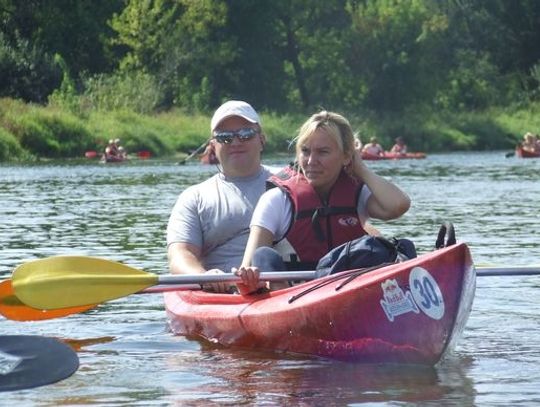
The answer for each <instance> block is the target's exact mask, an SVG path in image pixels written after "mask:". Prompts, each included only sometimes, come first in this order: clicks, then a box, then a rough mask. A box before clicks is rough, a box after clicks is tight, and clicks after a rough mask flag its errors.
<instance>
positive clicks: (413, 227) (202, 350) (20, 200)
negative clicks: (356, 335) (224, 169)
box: [0, 152, 540, 406]
mask: <svg viewBox="0 0 540 407" xmlns="http://www.w3.org/2000/svg"><path fill="white" fill-rule="evenodd" d="M285 162H286V160H269V159H266V160H265V163H267V164H271V165H281V164H283V163H285ZM369 165H370V166H371V167H372V168H373V169H374V170H375V171H376V172H377V173H379V174H381V175H383V176H385V177H388V178H391V179H392V180H394V181H395V182H396V183H398V184H399V185H400V186H401V187H402V188H403V189H404V190H406V191H407V192H408V193H409V195H410V196H411V198H412V200H413V205H412V207H411V209H410V211H409V212H408V213H407V214H406V215H405V216H404V217H402V218H401V219H399V220H395V221H392V222H389V223H381V222H375V225H376V226H377V227H378V228H379V229H380V230H382V231H383V232H384V233H385V234H386V235H388V236H397V237H408V238H411V239H413V240H414V241H415V242H416V244H417V248H418V251H419V252H425V251H429V250H431V248H432V247H433V244H434V242H435V239H436V235H437V232H438V228H439V226H440V224H441V223H442V222H445V221H451V222H452V223H453V224H454V226H455V229H456V234H457V237H458V240H462V241H465V242H467V243H468V244H469V247H470V249H471V252H472V254H473V259H474V260H475V262H476V263H477V264H478V265H492V266H503V265H513V266H514V265H538V266H539V268H540V260H539V257H540V232H539V231H540V220H539V202H540V183H539V180H540V159H536V160H535V159H529V160H526V159H518V158H505V155H504V152H489V153H466V154H441V155H430V156H428V158H427V159H425V160H410V161H405V160H404V161H389V162H371V163H369ZM215 171H216V168H215V167H213V166H206V167H204V166H200V165H197V164H190V165H184V166H180V165H176V164H175V163H174V162H172V161H154V160H149V161H133V162H129V163H125V164H121V165H99V164H97V163H81V162H79V163H47V164H38V165H29V166H26V165H3V166H0V278H7V277H9V275H10V273H11V271H12V270H13V268H14V267H16V266H17V265H19V264H21V263H23V262H25V261H28V260H32V259H35V258H40V257H46V256H52V255H58V254H82V255H88V256H99V257H105V258H108V259H111V260H116V261H121V262H124V263H126V264H129V265H130V266H133V267H137V268H140V269H144V270H146V271H149V272H152V273H158V274H165V273H167V262H166V250H165V228H166V223H167V220H168V215H169V212H170V210H171V207H172V205H173V204H174V202H175V200H176V197H177V195H178V193H179V192H180V191H181V190H182V189H184V188H185V187H186V186H188V185H191V184H193V183H196V182H198V181H200V180H202V179H204V178H206V177H208V176H209V175H211V174H212V173H214V172H215ZM539 290H540V276H529V277H478V280H477V290H476V296H475V300H474V304H473V308H472V312H471V316H470V318H469V321H468V323H467V325H466V327H465V331H464V333H463V336H462V337H461V338H460V340H459V341H458V343H457V346H456V348H455V351H454V352H453V353H452V354H451V355H449V357H448V358H447V359H445V360H444V361H443V362H442V363H440V364H439V365H437V366H435V367H433V368H419V367H410V366H397V365H394V366H384V365H382V366H379V365H361V364H350V363H344V362H335V361H329V360H321V359H315V358H310V357H305V356H299V355H291V354H283V353H268V352H253V351H249V352H247V351H243V350H232V349H225V348H221V347H217V346H214V345H209V344H207V343H204V342H199V341H195V340H188V339H186V338H184V337H175V336H173V335H172V334H171V333H170V332H169V331H168V330H167V327H166V323H165V312H164V309H163V302H162V297H161V295H160V294H148V295H131V296H128V297H125V298H122V299H119V300H115V301H111V302H108V303H106V304H103V305H100V306H99V307H97V308H95V309H93V310H91V311H88V312H86V313H82V314H75V315H71V316H69V317H64V318H58V319H51V320H47V321H40V322H15V321H11V320H7V319H4V318H3V317H1V316H0V334H5V335H6V334H10V335H13V334H33V335H46V336H53V337H56V338H59V339H61V340H63V341H66V342H68V343H69V344H71V345H72V346H73V347H74V348H75V349H76V350H77V352H78V355H79V358H80V363H81V365H80V368H79V370H78V371H77V372H76V373H75V374H74V375H73V376H71V377H70V378H68V379H66V380H63V381H61V382H59V383H56V384H53V385H49V386H47V387H41V388H36V389H29V390H23V391H16V392H9V393H3V394H2V396H1V397H2V404H5V405H17V406H26V405H42V406H57V405H74V406H75V405H144V406H147V405H154V406H169V405H178V406H184V405H187V406H208V405H231V406H236V405H289V406H311V405H317V406H344V405H349V406H354V405H359V404H363V403H367V404H368V405H392V406H396V405H432V406H440V405H459V406H472V405H477V406H482V405H486V406H492V405H501V406H508V405H512V406H517V405H526V406H528V405H538V404H539V403H540V306H539V304H538V303H539V298H540V296H539V295H538V293H539V292H540V291H539ZM363 405H365V404H363Z"/></svg>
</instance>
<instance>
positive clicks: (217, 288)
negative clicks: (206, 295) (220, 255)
mask: <svg viewBox="0 0 540 407" xmlns="http://www.w3.org/2000/svg"><path fill="white" fill-rule="evenodd" d="M204 274H225V273H224V272H223V271H222V270H220V269H210V270H208V271H206V272H205V273H204ZM202 289H203V290H204V291H212V292H215V293H230V292H231V285H230V283H205V284H203V285H202Z"/></svg>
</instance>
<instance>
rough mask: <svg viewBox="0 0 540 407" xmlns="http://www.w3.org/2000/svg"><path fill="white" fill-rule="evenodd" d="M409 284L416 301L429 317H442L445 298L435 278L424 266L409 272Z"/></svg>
mask: <svg viewBox="0 0 540 407" xmlns="http://www.w3.org/2000/svg"><path fill="white" fill-rule="evenodd" d="M409 286H410V288H411V293H412V295H413V298H414V302H416V304H417V305H418V307H419V308H420V309H421V310H422V311H423V312H424V314H426V315H427V316H428V317H430V318H433V319H441V318H442V317H443V315H444V299H443V296H442V293H441V290H440V288H439V286H438V285H437V282H436V281H435V279H434V278H433V277H432V276H431V274H429V272H428V271H427V270H426V269H423V268H422V267H415V268H413V269H412V270H411V274H409Z"/></svg>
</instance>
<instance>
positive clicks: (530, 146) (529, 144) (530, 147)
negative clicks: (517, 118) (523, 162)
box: [521, 132, 538, 153]
mask: <svg viewBox="0 0 540 407" xmlns="http://www.w3.org/2000/svg"><path fill="white" fill-rule="evenodd" d="M521 148H522V149H523V150H524V151H528V152H530V153H535V152H537V151H538V150H537V143H536V138H535V136H534V134H532V133H530V132H527V133H525V135H524V136H523V142H522V143H521Z"/></svg>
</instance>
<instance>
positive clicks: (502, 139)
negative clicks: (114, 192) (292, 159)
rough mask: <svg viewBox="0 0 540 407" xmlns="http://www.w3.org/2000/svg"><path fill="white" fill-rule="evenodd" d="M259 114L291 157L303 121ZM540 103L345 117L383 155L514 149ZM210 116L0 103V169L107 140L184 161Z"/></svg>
mask: <svg viewBox="0 0 540 407" xmlns="http://www.w3.org/2000/svg"><path fill="white" fill-rule="evenodd" d="M311 113H312V112H310V113H306V114H305V115H303V114H300V113H294V114H276V113H272V112H265V111H264V110H263V111H261V119H262V123H263V128H264V130H265V132H266V134H267V136H268V143H267V152H269V153H271V154H279V153H287V152H290V150H289V146H290V143H291V141H292V140H293V139H294V137H295V136H296V133H297V129H298V127H299V126H300V124H301V123H302V122H303V121H304V120H305V117H307V115H309V114H311ZM538 113H540V103H536V104H535V103H533V104H530V105H529V106H527V107H523V106H520V107H516V108H506V109H502V108H492V109H488V110H486V111H482V112H466V113H451V112H441V113H433V112H430V113H429V114H428V113H408V114H404V115H400V116H396V117H392V116H387V117H385V118H382V119H381V118H380V117H378V118H374V117H368V116H363V115H360V114H357V115H355V114H347V117H348V118H349V121H350V122H351V125H352V126H353V128H354V129H355V131H357V133H358V134H359V136H360V138H361V139H362V141H363V142H366V141H367V140H368V139H369V137H371V136H377V138H378V139H379V140H380V142H381V143H382V145H383V147H385V149H389V148H390V147H391V145H392V144H393V142H394V139H395V137H397V136H402V137H404V138H405V140H406V142H407V144H408V145H409V149H410V150H411V151H423V152H426V153H433V152H448V151H479V150H480V151H482V150H505V149H506V150H510V149H511V150H513V149H514V147H515V145H516V144H517V143H519V142H520V141H521V139H522V135H523V134H524V133H526V132H527V131H531V132H533V133H537V132H538V130H539V129H540V115H539V114H538ZM209 122H210V115H209V114H206V113H191V112H189V113H188V112H185V111H182V110H180V109H172V110H169V111H166V112H160V113H155V114H141V113H136V112H135V111H132V110H127V109H122V110H113V111H102V110H89V111H85V112H84V113H80V112H79V113H77V114H76V113H73V112H71V111H70V110H69V109H66V108H63V107H60V106H55V105H54V104H49V105H46V106H44V105H37V104H31V103H25V102H23V101H20V100H16V99H11V98H2V99H0V162H8V161H21V162H27V161H38V160H41V159H64V158H66V159H67V158H84V156H85V152H86V151H96V152H97V153H98V155H100V154H101V153H102V152H103V150H104V149H105V146H106V144H107V141H108V140H109V139H115V138H119V139H121V141H122V145H123V146H124V147H125V148H126V150H127V151H128V153H129V154H131V155H133V154H136V153H137V152H138V151H149V152H150V154H151V157H154V158H163V157H175V158H178V159H184V158H186V157H187V156H189V154H190V153H192V152H193V151H195V150H196V149H197V148H198V147H200V146H201V144H203V143H204V142H205V141H206V140H207V139H208V138H209V136H210V134H209Z"/></svg>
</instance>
